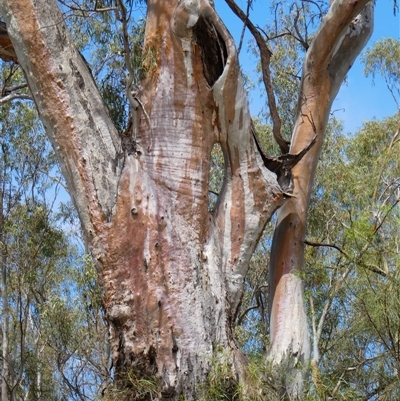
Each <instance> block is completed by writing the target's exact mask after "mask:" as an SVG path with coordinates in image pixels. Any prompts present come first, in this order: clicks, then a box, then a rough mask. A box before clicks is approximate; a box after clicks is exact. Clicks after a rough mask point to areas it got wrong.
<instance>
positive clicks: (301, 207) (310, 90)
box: [268, 0, 373, 398]
mask: <svg viewBox="0 0 400 401" xmlns="http://www.w3.org/2000/svg"><path fill="white" fill-rule="evenodd" d="M372 29H373V4H372V2H371V3H368V1H367V0H363V1H349V0H336V1H334V2H333V3H332V5H331V8H330V10H329V12H328V14H327V15H326V16H325V17H324V20H323V22H322V24H321V27H320V29H319V30H318V31H317V33H316V35H315V38H314V40H313V42H312V43H311V46H310V48H309V50H308V52H307V55H306V59H305V61H304V67H303V76H302V81H301V89H300V95H299V103H298V112H297V116H296V124H295V127H294V132H293V137H292V143H291V153H295V152H298V151H300V150H301V149H303V148H304V146H306V145H307V144H308V143H309V142H310V141H311V139H312V138H313V137H314V136H315V135H317V138H316V144H315V146H313V147H312V148H311V150H310V151H309V152H308V153H307V154H306V155H305V156H304V158H303V159H302V160H301V161H300V162H299V163H298V164H297V165H296V166H295V167H294V168H293V170H292V173H293V178H294V191H293V195H294V196H293V197H292V198H291V199H289V200H288V201H287V202H286V203H285V204H284V206H283V207H282V208H281V209H279V211H278V215H277V224H276V228H275V232H274V238H273V243H272V249H271V260H270V293H269V300H270V305H269V306H270V321H271V327H270V333H271V347H270V350H269V354H268V357H269V359H270V360H271V361H272V362H273V363H274V364H275V365H277V366H280V367H281V368H283V369H285V370H286V377H284V378H283V387H284V391H286V392H287V393H289V395H290V396H291V397H292V398H296V397H300V395H301V392H302V387H303V381H304V372H305V371H306V370H307V368H308V364H309V360H310V340H309V330H308V322H307V318H306V313H305V309H304V300H303V283H302V280H301V278H300V272H302V271H303V269H304V239H305V233H306V221H307V210H308V206H309V201H310V195H311V190H312V186H313V182H314V175H315V170H316V166H317V163H318V158H319V154H320V151H321V147H322V143H323V139H324V133H325V129H326V125H327V122H328V117H329V112H330V109H331V105H332V102H333V100H334V99H335V97H336V94H337V92H338V90H339V88H340V86H341V84H342V82H343V80H344V78H345V75H346V73H347V72H348V70H349V69H350V67H351V65H352V64H353V62H354V60H355V59H356V57H357V56H358V54H359V53H360V52H361V50H362V48H363V47H364V46H365V44H366V42H367V41H368V39H369V37H370V35H371V33H372ZM280 373H281V372H280Z"/></svg>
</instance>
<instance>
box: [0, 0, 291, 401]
mask: <svg viewBox="0 0 400 401" xmlns="http://www.w3.org/2000/svg"><path fill="white" fill-rule="evenodd" d="M0 4H1V13H2V15H3V16H4V17H5V19H6V22H7V27H8V31H9V34H10V37H11V39H12V42H13V45H14V48H15V51H16V54H17V56H18V62H19V63H20V65H21V66H22V68H23V69H24V71H25V74H26V77H27V80H28V84H29V87H30V89H31V91H32V94H33V96H34V100H35V103H36V105H37V108H38V110H39V113H40V115H41V118H42V120H43V122H44V125H45V127H46V130H47V132H48V134H49V137H50V139H51V140H52V143H53V146H54V148H55V150H56V152H57V154H58V156H59V158H60V162H61V165H62V167H63V171H64V174H65V176H66V179H67V183H68V188H69V191H70V193H71V195H72V197H73V199H74V202H75V205H76V206H77V209H78V212H79V216H80V218H81V220H82V223H83V226H84V228H85V231H86V232H87V235H88V237H89V240H90V243H91V248H92V253H93V255H94V257H95V259H96V260H97V262H98V264H99V267H100V269H101V273H102V278H103V280H102V281H103V289H104V307H105V310H106V314H107V319H108V321H109V323H110V334H111V345H112V350H113V363H114V367H115V369H116V377H117V378H120V379H122V381H123V378H124V377H125V376H124V375H125V374H126V373H127V372H131V373H132V372H133V373H134V377H136V378H138V380H140V378H142V377H146V378H147V377H149V376H151V377H153V378H154V380H155V381H156V382H157V383H158V389H159V391H158V398H159V399H176V400H177V399H179V396H180V395H185V396H186V397H187V398H188V399H194V398H196V396H197V395H198V393H199V388H200V384H201V383H204V381H205V378H206V376H207V373H208V372H209V371H210V368H211V364H212V361H213V359H214V358H215V357H217V358H218V353H219V352H221V350H223V354H224V358H227V360H228V361H229V365H230V367H231V376H232V377H231V378H232V380H233V381H234V382H236V381H238V380H240V378H241V377H242V374H243V371H244V369H245V359H244V357H243V355H242V353H241V351H240V350H239V349H238V347H237V345H236V343H235V341H234V336H233V329H234V321H235V317H236V313H237V310H238V307H239V305H240V301H241V297H242V293H243V282H244V277H245V275H246V272H247V269H248V266H249V260H250V257H251V255H252V253H253V250H254V247H255V246H256V244H257V241H258V239H259V237H260V235H261V232H262V230H263V229H264V227H265V224H266V223H267V221H268V220H269V219H270V217H271V214H272V213H273V212H274V211H275V210H276V208H277V207H279V206H280V205H281V204H282V203H283V201H284V197H283V194H282V190H281V188H280V187H279V185H278V183H277V181H276V176H275V174H273V173H271V172H270V171H269V170H267V168H265V166H264V164H263V161H262V158H261V156H260V154H259V153H258V150H257V147H256V144H255V142H254V140H253V135H252V127H251V119H250V115H249V110H248V105H247V100H246V96H245V92H244V89H243V84H242V80H241V74H240V71H239V66H238V61H237V55H236V50H235V46H234V43H233V40H232V38H231V36H230V35H229V33H228V32H227V30H226V28H225V27H224V25H223V24H222V22H221V21H220V19H219V18H218V16H217V15H216V13H215V11H214V9H213V8H212V6H211V5H210V4H209V3H208V2H207V1H180V2H178V1H177V0H175V1H169V2H165V1H161V0H150V1H148V14H147V24H146V40H145V54H148V55H151V57H152V60H153V61H154V68H151V69H150V70H149V71H148V74H147V76H146V78H145V79H144V81H143V83H142V86H141V91H140V93H138V96H139V97H140V100H141V103H142V105H143V107H144V110H145V112H144V111H143V110H141V109H139V110H138V112H137V113H138V115H137V116H136V118H138V126H137V133H136V138H135V139H136V141H135V140H134V138H133V136H132V137H130V138H129V137H128V138H124V141H122V139H121V137H119V136H118V133H117V132H116V130H115V128H114V127H113V125H112V123H111V121H110V119H109V117H108V113H107V110H106V108H105V106H104V105H103V102H102V100H101V98H100V95H99V93H98V91H97V89H96V87H95V85H94V82H93V80H92V78H91V76H90V73H89V71H88V69H87V68H86V65H85V63H84V62H83V61H82V59H81V57H80V55H79V53H78V52H77V51H76V50H75V48H74V46H73V44H72V41H71V38H70V36H69V34H68V31H67V28H66V26H65V24H64V22H63V18H62V15H61V13H60V11H59V9H58V7H57V5H56V3H55V1H53V0H40V1H33V0H3V1H2V2H1V3H0ZM215 143H220V144H221V147H222V149H223V152H224V156H225V165H226V171H225V181H224V186H223V190H222V193H221V194H220V196H219V200H218V204H217V207H216V210H215V212H214V213H209V211H208V176H209V168H210V153H211V149H212V147H213V145H214V144H215ZM131 377H132V376H131ZM131 391H132V394H133V395H134V393H135V388H132V389H131Z"/></svg>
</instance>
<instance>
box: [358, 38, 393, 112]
mask: <svg viewBox="0 0 400 401" xmlns="http://www.w3.org/2000/svg"><path fill="white" fill-rule="evenodd" d="M362 60H363V62H364V64H365V74H366V75H372V78H373V79H375V77H376V75H380V76H381V77H383V78H384V80H385V82H386V85H387V87H388V89H389V91H390V93H391V94H392V96H393V99H394V100H395V102H396V104H397V108H398V109H399V110H400V68H399V60H400V40H399V39H394V38H384V39H381V40H380V41H378V42H376V43H375V44H374V45H373V47H372V48H371V49H368V50H367V51H366V52H365V53H364V55H363V57H362Z"/></svg>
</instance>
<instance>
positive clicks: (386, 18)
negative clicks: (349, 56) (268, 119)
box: [215, 0, 400, 132]
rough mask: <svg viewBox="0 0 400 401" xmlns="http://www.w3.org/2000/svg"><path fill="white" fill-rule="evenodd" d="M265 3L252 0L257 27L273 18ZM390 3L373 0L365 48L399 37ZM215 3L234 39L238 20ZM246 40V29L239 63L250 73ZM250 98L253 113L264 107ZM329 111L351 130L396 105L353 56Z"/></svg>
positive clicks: (252, 62) (219, 0)
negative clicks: (372, 26)
mask: <svg viewBox="0 0 400 401" xmlns="http://www.w3.org/2000/svg"><path fill="white" fill-rule="evenodd" d="M237 3H238V5H240V6H241V7H242V9H245V7H246V0H237ZM268 3H269V2H268V1H266V0H254V4H253V8H252V10H251V14H250V18H251V19H252V21H253V22H254V23H255V24H258V25H260V26H261V27H262V26H265V25H266V24H267V23H268V22H271V21H272V20H273V16H272V15H271V14H270V13H269V5H268ZM393 4H394V0H377V2H376V9H375V29H374V33H373V35H372V37H371V39H370V41H369V43H368V44H367V46H366V48H365V49H367V48H368V47H370V46H372V44H373V43H374V42H375V41H377V40H379V39H382V38H384V37H393V38H400V15H399V12H398V13H397V15H396V16H395V15H394V14H393ZM215 5H216V8H217V11H218V13H219V14H220V16H221V18H222V19H223V21H224V22H225V24H226V26H227V27H228V29H229V31H230V32H231V34H232V35H233V37H234V38H235V40H236V41H238V40H239V37H240V33H241V30H242V26H243V25H242V23H241V22H240V21H239V19H238V18H237V17H236V16H235V15H234V14H233V13H232V12H231V11H230V9H229V8H228V7H227V6H226V4H225V1H224V0H215ZM249 40H251V36H250V34H249V33H248V32H246V36H245V41H244V45H243V49H242V52H241V54H240V63H241V65H242V68H243V70H244V71H245V72H246V73H247V74H249V75H250V76H251V75H252V73H253V71H255V69H256V65H257V60H256V59H255V58H254V57H253V56H251V55H250V54H249V53H248V52H247V51H246V47H247V43H248V41H249ZM250 101H251V106H250V107H251V110H252V113H253V114H257V113H258V112H259V111H260V109H261V108H262V107H263V106H265V99H262V98H260V94H259V93H258V92H257V91H254V92H253V93H252V94H251V96H250ZM332 110H336V111H335V116H336V117H337V118H339V119H340V120H342V121H343V123H344V130H345V132H355V131H356V130H357V129H358V128H361V126H362V123H363V121H368V120H371V119H373V118H377V119H381V118H384V117H387V116H390V115H393V114H394V113H395V112H396V104H395V102H394V101H393V98H392V97H391V95H390V93H389V91H388V90H387V88H386V85H385V83H384V81H383V80H382V79H380V78H379V77H376V79H375V85H373V83H372V79H371V78H370V77H369V78H367V77H365V76H364V73H363V66H362V65H361V63H360V61H359V59H357V61H356V62H355V64H354V65H353V67H352V68H351V70H350V72H349V74H348V76H347V80H346V83H345V84H343V86H342V88H341V90H340V92H339V93H338V95H337V97H336V100H335V103H334V105H333V107H332Z"/></svg>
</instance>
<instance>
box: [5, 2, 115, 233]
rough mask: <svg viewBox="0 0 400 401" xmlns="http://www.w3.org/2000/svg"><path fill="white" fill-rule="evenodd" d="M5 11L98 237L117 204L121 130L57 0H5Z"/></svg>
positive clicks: (77, 198) (85, 218) (78, 200)
mask: <svg viewBox="0 0 400 401" xmlns="http://www.w3.org/2000/svg"><path fill="white" fill-rule="evenodd" d="M0 12H1V14H2V16H3V17H4V18H5V19H6V23H7V30H8V33H9V35H10V38H11V40H12V43H13V46H14V49H15V51H16V54H17V56H18V62H19V64H20V65H21V67H22V68H23V70H24V71H25V76H26V77H27V81H28V85H29V87H30V89H31V93H32V94H33V97H34V99H35V103H36V104H37V105H38V107H39V109H40V114H41V119H42V121H43V123H44V126H45V128H46V131H47V133H48V135H49V138H50V140H51V142H52V144H53V147H54V149H55V151H56V153H57V154H58V157H59V159H60V162H61V166H62V169H63V173H64V176H65V178H66V180H67V182H68V188H69V189H70V192H71V195H72V197H73V200H74V203H75V206H77V209H78V210H79V211H80V217H81V220H82V223H83V226H84V227H85V230H86V232H87V233H92V234H93V235H95V234H94V230H93V225H92V223H93V222H94V221H96V222H98V223H99V224H101V223H100V222H102V221H104V220H107V219H109V217H110V215H111V213H112V209H113V206H114V204H115V201H116V195H117V188H118V187H117V185H118V179H119V175H120V172H121V168H122V163H121V162H120V156H119V154H120V152H121V144H120V142H121V141H120V139H119V137H118V133H117V130H116V129H115V127H114V125H113V123H112V121H111V119H110V117H109V113H108V110H107V108H106V106H105V104H104V102H103V99H102V97H101V95H100V93H99V91H98V89H97V87H96V85H95V82H94V80H93V78H92V75H91V73H90V71H89V70H88V68H87V66H86V64H85V62H84V61H83V59H82V57H81V56H80V54H79V52H78V51H77V50H76V48H75V46H74V43H73V40H72V38H71V37H70V35H69V32H68V29H67V27H66V25H65V23H64V19H63V16H62V14H61V11H60V9H59V7H58V5H57V3H56V1H55V0H38V1H32V0H4V1H2V2H1V3H0ZM27 21H29V22H27ZM44 28H45V29H44Z"/></svg>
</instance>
